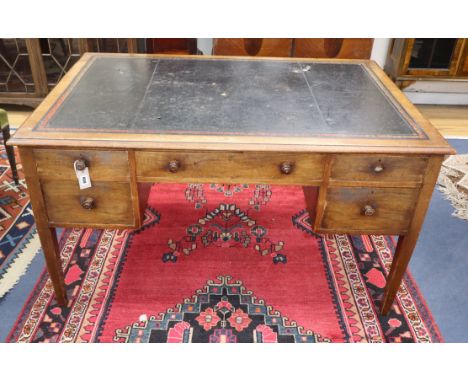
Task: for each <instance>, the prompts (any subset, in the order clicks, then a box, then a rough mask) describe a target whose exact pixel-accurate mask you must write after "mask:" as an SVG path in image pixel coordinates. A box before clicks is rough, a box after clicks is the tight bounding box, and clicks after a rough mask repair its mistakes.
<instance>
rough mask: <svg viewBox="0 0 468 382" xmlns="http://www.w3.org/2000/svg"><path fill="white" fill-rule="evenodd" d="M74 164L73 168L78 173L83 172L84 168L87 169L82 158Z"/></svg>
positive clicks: (86, 164)
mask: <svg viewBox="0 0 468 382" xmlns="http://www.w3.org/2000/svg"><path fill="white" fill-rule="evenodd" d="M74 163H75V168H76V169H77V170H78V171H83V170H84V169H85V168H86V167H88V163H87V162H86V161H85V160H84V159H83V158H80V159H77V160H76V161H75V162H74Z"/></svg>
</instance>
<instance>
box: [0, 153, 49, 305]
mask: <svg viewBox="0 0 468 382" xmlns="http://www.w3.org/2000/svg"><path fill="white" fill-rule="evenodd" d="M18 173H19V176H20V184H19V185H18V186H17V185H15V183H14V181H13V178H12V175H11V169H10V165H9V163H8V158H7V155H6V151H5V149H4V147H3V145H2V149H1V150H0V301H1V299H2V298H4V297H5V295H6V294H7V293H8V292H9V291H10V290H11V289H12V288H13V287H14V286H15V285H16V284H17V283H18V281H19V279H20V278H21V276H22V275H24V273H25V272H26V270H27V268H28V266H29V264H30V263H31V261H32V260H33V258H34V256H35V255H36V254H37V252H38V251H39V250H40V243H39V238H38V236H37V233H36V228H35V224H34V217H33V215H32V210H31V206H30V203H29V197H28V194H27V192H26V191H27V188H26V183H25V181H24V178H23V176H22V169H21V164H18Z"/></svg>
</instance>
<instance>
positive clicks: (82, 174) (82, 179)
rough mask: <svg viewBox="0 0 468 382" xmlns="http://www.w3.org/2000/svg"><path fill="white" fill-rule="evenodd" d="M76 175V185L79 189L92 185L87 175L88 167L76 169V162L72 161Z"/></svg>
mask: <svg viewBox="0 0 468 382" xmlns="http://www.w3.org/2000/svg"><path fill="white" fill-rule="evenodd" d="M74 167H75V173H76V177H77V179H78V185H79V186H80V190H84V189H85V188H90V187H92V184H91V178H90V177H89V170H88V167H85V169H84V170H77V169H76V162H75V163H74Z"/></svg>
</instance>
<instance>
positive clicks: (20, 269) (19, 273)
mask: <svg viewBox="0 0 468 382" xmlns="http://www.w3.org/2000/svg"><path fill="white" fill-rule="evenodd" d="M40 249H41V243H40V241H39V236H38V234H37V233H35V234H34V235H33V237H32V238H31V240H30V241H29V243H27V244H26V245H25V246H24V247H23V248H22V250H21V252H22V254H20V255H18V256H17V257H16V259H14V260H13V261H12V263H11V264H10V265H9V267H8V269H6V270H5V271H6V272H5V274H4V276H3V278H1V279H0V299H2V298H3V297H4V296H5V295H6V294H7V293H8V292H10V291H11V290H12V289H13V287H14V286H15V285H16V284H18V282H19V281H20V279H21V277H23V276H24V275H25V273H26V271H27V270H28V268H29V266H30V265H31V263H32V261H33V259H34V258H35V257H36V255H37V254H38V252H39V251H40Z"/></svg>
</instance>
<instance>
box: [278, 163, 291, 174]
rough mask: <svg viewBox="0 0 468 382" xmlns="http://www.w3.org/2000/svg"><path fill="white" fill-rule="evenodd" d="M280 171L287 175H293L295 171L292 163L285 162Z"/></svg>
mask: <svg viewBox="0 0 468 382" xmlns="http://www.w3.org/2000/svg"><path fill="white" fill-rule="evenodd" d="M280 170H281V172H282V173H283V174H285V175H288V174H291V173H292V170H293V164H292V163H291V162H283V163H281V166H280Z"/></svg>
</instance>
